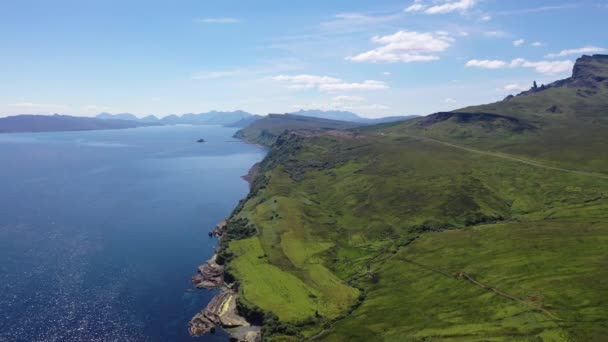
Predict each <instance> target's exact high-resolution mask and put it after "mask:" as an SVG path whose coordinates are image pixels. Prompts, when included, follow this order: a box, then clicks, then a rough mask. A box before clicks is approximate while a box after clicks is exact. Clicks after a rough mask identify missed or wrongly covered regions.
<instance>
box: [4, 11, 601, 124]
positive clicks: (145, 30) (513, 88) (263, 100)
mask: <svg viewBox="0 0 608 342" xmlns="http://www.w3.org/2000/svg"><path fill="white" fill-rule="evenodd" d="M607 15H608V0H579V1H572V0H563V1H560V0H542V1H541V0H525V1H524V0H512V1H506V0H405V1H394V0H348V1H347V0H333V1H328V0H306V1H300V0H290V1H285V0H256V1H252V0H239V1H236V0H173V1H167V0H162V1H161V0H146V1H140V0H130V1H125V0H120V1H119V0H86V1H83V0H69V1H68V0H54V1H48V0H5V1H2V2H1V3H0V116H7V115H14V114H52V113H61V114H70V115H84V116H94V115H96V114H98V113H100V112H111V113H125V112H128V113H133V114H136V115H138V116H144V115H148V114H155V115H158V116H165V115H168V114H182V113H200V112H207V111H211V110H221V111H231V110H239V109H240V110H245V111H248V112H252V113H257V114H267V113H286V112H294V111H297V110H300V109H322V110H347V111H353V112H356V113H359V114H361V115H363V116H366V117H382V116H389V115H412V114H416V115H426V114H431V113H434V112H438V111H442V110H452V109H457V108H462V107H465V106H468V105H474V104H482V103H488V102H494V101H498V100H500V99H502V98H504V97H505V96H507V95H508V94H513V93H518V92H520V91H522V90H525V89H528V88H529V87H530V86H531V85H532V82H533V81H537V82H538V83H539V84H541V83H549V82H552V81H555V80H558V79H562V78H566V77H568V76H569V75H570V73H571V69H572V65H573V63H574V61H575V60H576V58H578V57H580V56H581V55H583V54H594V53H608V50H606V49H608V35H606V30H607V29H608V22H607V21H606V17H607Z"/></svg>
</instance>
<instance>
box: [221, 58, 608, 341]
mask: <svg viewBox="0 0 608 342" xmlns="http://www.w3.org/2000/svg"><path fill="white" fill-rule="evenodd" d="M606 60H607V61H608V59H606ZM602 63H603V62H602ZM579 71H580V70H579ZM590 82H591V83H590ZM593 82H595V83H593ZM605 83H606V81H605V79H604V78H597V79H596V78H592V79H588V78H586V76H585V77H583V78H572V79H569V80H566V81H562V82H558V83H556V84H553V85H551V86H550V87H549V88H548V89H544V88H543V90H542V91H533V92H530V93H528V94H523V95H521V96H518V97H515V98H512V99H509V100H505V101H502V102H499V103H496V104H490V105H486V106H480V107H472V108H465V109H462V110H459V111H456V112H450V113H438V114H435V115H432V116H428V117H424V118H420V119H416V120H412V121H408V122H401V123H394V124H384V125H378V126H368V127H362V128H356V129H351V130H349V131H348V132H341V133H336V132H335V131H324V130H315V131H313V132H310V131H308V132H298V133H293V134H283V135H280V136H278V137H276V139H274V141H273V145H272V149H271V152H270V153H269V155H268V157H267V158H266V159H265V160H264V162H263V163H262V164H261V165H260V168H259V174H258V176H257V178H256V180H255V181H254V183H253V184H254V185H253V189H252V192H251V194H250V195H249V196H248V197H247V199H246V200H244V201H243V202H242V203H241V205H240V206H239V208H237V210H236V211H235V213H234V215H233V216H232V218H231V222H241V224H236V223H233V224H231V225H230V224H229V227H233V228H229V232H230V231H232V232H233V235H232V236H235V237H236V238H235V239H232V240H231V241H229V242H228V241H227V242H226V243H225V245H224V248H223V250H222V255H223V257H224V258H225V259H226V260H227V265H228V270H229V272H230V273H231V274H233V275H234V276H235V277H236V279H237V280H238V281H239V282H240V287H239V291H240V294H241V302H242V303H243V305H244V306H245V307H247V308H250V310H251V308H257V310H258V312H259V311H261V312H263V313H264V316H265V320H264V325H265V330H264V332H265V335H264V336H265V338H266V339H267V340H277V341H283V340H287V341H289V340H292V341H296V340H305V339H315V340H329V341H345V340H353V341H354V340H362V341H366V340H368V341H369V340H386V341H435V340H439V341H602V340H605V337H606V336H608V154H607V152H606V151H608V138H607V135H606V134H605V132H607V131H608V119H607V118H608V114H607V113H608V107H606V106H605V105H604V104H607V103H608V98H606V94H608V90H607V89H608V85H606V84H605ZM579 86H580V87H579ZM589 89H592V90H589ZM547 109H550V110H549V111H547ZM242 222H246V223H247V224H249V225H250V227H249V228H248V229H246V230H244V232H246V234H245V233H242V232H243V231H241V233H239V229H238V227H242V226H244V224H243V223H242ZM252 227H253V228H252Z"/></svg>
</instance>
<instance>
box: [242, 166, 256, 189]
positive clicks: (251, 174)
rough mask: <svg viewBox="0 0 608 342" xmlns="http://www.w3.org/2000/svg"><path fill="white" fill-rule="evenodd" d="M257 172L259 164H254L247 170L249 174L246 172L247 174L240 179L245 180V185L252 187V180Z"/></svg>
mask: <svg viewBox="0 0 608 342" xmlns="http://www.w3.org/2000/svg"><path fill="white" fill-rule="evenodd" d="M259 172H260V163H255V164H254V165H253V166H252V167H251V168H250V169H249V172H247V174H246V175H244V176H242V177H241V178H242V179H243V180H245V181H246V182H247V183H249V186H250V187H251V186H252V185H253V180H254V179H255V177H257V175H258V173H259Z"/></svg>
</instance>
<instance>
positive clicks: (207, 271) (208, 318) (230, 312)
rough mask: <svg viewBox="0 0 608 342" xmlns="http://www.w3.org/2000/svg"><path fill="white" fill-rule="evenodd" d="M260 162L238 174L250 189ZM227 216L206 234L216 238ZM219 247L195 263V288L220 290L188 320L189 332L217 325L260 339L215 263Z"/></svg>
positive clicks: (248, 339) (243, 341)
mask: <svg viewBox="0 0 608 342" xmlns="http://www.w3.org/2000/svg"><path fill="white" fill-rule="evenodd" d="M260 164H261V162H258V163H255V164H254V165H252V166H251V168H250V169H249V171H248V172H247V174H246V175H243V176H241V178H242V179H243V180H245V181H246V182H247V183H248V184H249V191H251V189H252V186H253V181H254V180H255V178H256V177H257V175H258V173H259V170H260ZM229 219H230V218H227V219H225V220H223V221H221V222H219V223H218V224H217V225H216V226H215V227H214V229H213V230H211V231H210V232H209V236H212V237H215V238H216V239H217V240H218V242H220V244H221V242H222V238H223V237H224V235H225V233H226V228H227V225H228V220H229ZM217 258H218V251H217V250H216V251H215V253H214V254H213V256H212V257H211V258H210V259H209V260H207V261H206V262H205V263H204V264H202V265H200V266H199V267H198V272H197V273H196V274H195V275H193V276H192V283H193V284H195V285H196V287H197V288H198V289H206V290H219V293H218V294H217V295H215V296H214V297H213V299H211V301H210V302H209V304H207V306H206V307H205V308H204V309H203V310H202V311H200V312H199V313H198V314H196V315H195V316H194V317H193V318H192V319H191V320H190V322H189V323H188V331H189V333H190V336H193V337H200V336H203V335H206V334H209V333H211V334H213V333H214V332H215V331H216V329H217V328H222V329H224V330H225V331H226V332H227V333H228V334H230V337H231V339H232V340H235V341H239V342H259V341H261V340H262V327H261V326H256V325H253V324H252V323H251V322H249V321H247V319H246V318H245V317H243V316H241V315H240V314H239V310H238V298H239V295H238V288H236V287H235V284H234V283H228V282H226V279H225V277H224V276H225V272H224V271H225V269H224V266H223V265H220V264H218V262H217Z"/></svg>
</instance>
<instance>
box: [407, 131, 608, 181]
mask: <svg viewBox="0 0 608 342" xmlns="http://www.w3.org/2000/svg"><path fill="white" fill-rule="evenodd" d="M407 137H410V138H415V139H420V140H425V141H430V142H434V143H437V144H441V145H445V146H449V147H453V148H457V149H461V150H465V151H468V152H473V153H477V154H483V155H486V156H491V157H496V158H502V159H507V160H511V161H514V162H518V163H522V164H527V165H530V166H534V167H539V168H543V169H547V170H554V171H561V172H568V173H574V174H577V175H581V176H587V177H593V178H599V179H608V175H605V174H601V173H595V172H587V171H579V170H570V169H564V168H561V167H555V166H548V165H543V164H540V163H537V162H534V161H530V160H526V159H520V158H517V157H512V156H510V155H508V154H504V153H499V152H488V151H483V150H477V149H474V148H471V147H466V146H461V145H456V144H452V143H448V142H445V141H441V140H437V139H432V138H426V137H419V136H414V135H409V136H407Z"/></svg>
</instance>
